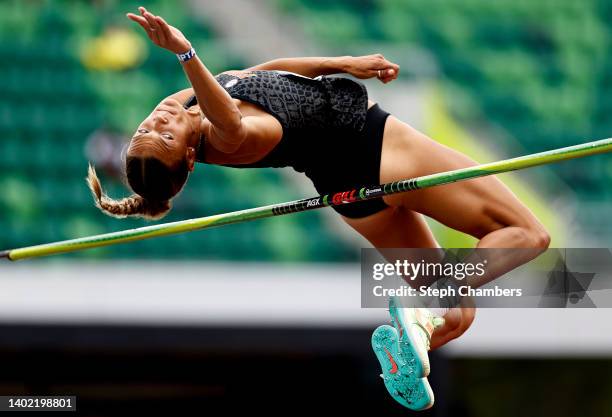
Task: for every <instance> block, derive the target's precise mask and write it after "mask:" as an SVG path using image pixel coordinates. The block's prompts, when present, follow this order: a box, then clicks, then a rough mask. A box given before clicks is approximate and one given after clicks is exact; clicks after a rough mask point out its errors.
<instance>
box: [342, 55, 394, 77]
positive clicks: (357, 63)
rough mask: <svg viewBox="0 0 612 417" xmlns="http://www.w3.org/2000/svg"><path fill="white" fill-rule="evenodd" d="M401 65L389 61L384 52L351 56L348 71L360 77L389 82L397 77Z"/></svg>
mask: <svg viewBox="0 0 612 417" xmlns="http://www.w3.org/2000/svg"><path fill="white" fill-rule="evenodd" d="M399 68H400V67H399V65H397V64H394V63H393V62H391V61H387V60H386V59H385V57H384V56H382V54H374V55H365V56H356V57H350V58H349V59H348V62H347V68H346V72H347V73H349V74H351V75H353V76H355V77H357V78H360V79H367V78H374V77H376V78H378V79H379V80H380V81H382V82H383V83H385V84H386V83H388V82H390V81H393V80H395V79H396V78H397V75H398V74H399Z"/></svg>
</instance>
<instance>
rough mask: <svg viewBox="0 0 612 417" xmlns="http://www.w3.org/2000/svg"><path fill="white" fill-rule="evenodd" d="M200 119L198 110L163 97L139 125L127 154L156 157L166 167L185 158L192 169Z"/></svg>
mask: <svg viewBox="0 0 612 417" xmlns="http://www.w3.org/2000/svg"><path fill="white" fill-rule="evenodd" d="M199 119H200V116H199V115H198V114H197V113H195V112H192V111H187V110H185V109H184V108H183V106H182V105H181V104H180V103H179V102H178V101H176V100H174V99H165V100H163V101H162V102H161V103H160V104H159V105H158V106H157V107H156V108H155V109H154V110H153V112H152V113H151V114H150V115H149V116H148V117H147V118H146V119H144V120H143V121H142V123H141V124H140V126H138V129H136V132H135V133H134V136H133V137H132V140H131V141H130V145H129V147H128V150H127V155H128V156H151V157H155V158H157V159H159V160H160V161H162V162H164V163H165V164H166V165H168V166H169V167H174V166H176V165H178V164H179V163H180V162H181V161H182V160H183V159H185V158H187V162H188V166H189V169H190V170H193V165H194V163H195V157H196V155H195V149H196V148H197V141H198V140H199V125H198V121H199Z"/></svg>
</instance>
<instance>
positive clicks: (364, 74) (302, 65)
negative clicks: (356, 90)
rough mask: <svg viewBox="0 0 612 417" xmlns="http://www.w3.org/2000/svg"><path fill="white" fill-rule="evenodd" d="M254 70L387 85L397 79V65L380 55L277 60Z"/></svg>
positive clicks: (253, 69) (256, 66) (253, 68)
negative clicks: (340, 76) (332, 76)
mask: <svg viewBox="0 0 612 417" xmlns="http://www.w3.org/2000/svg"><path fill="white" fill-rule="evenodd" d="M249 70H250V71H256V70H268V71H271V70H277V71H289V72H294V73H296V74H300V75H303V76H305V77H317V76H319V75H330V74H339V73H346V74H351V75H353V76H355V77H357V78H360V79H367V78H374V77H376V78H378V79H379V80H380V81H382V82H383V83H385V84H386V83H388V82H389V81H392V80H394V79H396V78H397V75H398V73H399V65H397V64H394V63H393V62H391V61H388V60H386V59H385V57H384V56H383V55H382V54H374V55H365V56H340V57H304V58H279V59H274V60H272V61H268V62H264V63H263V64H259V65H255V66H254V67H251V68H249Z"/></svg>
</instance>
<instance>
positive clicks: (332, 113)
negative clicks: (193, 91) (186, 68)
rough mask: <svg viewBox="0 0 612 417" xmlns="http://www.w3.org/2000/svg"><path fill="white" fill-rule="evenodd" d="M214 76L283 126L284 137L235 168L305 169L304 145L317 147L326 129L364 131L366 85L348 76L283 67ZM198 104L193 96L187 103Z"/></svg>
mask: <svg viewBox="0 0 612 417" xmlns="http://www.w3.org/2000/svg"><path fill="white" fill-rule="evenodd" d="M236 74H238V75H236ZM215 78H216V79H217V81H218V82H219V84H220V85H221V86H222V87H223V88H224V89H225V90H226V91H227V92H228V93H229V95H230V96H231V97H232V98H236V99H239V100H243V101H246V102H249V103H252V104H255V105H258V106H260V107H261V108H263V110H265V111H266V112H267V113H269V114H271V115H272V116H274V117H275V118H276V119H278V121H279V122H280V123H281V125H282V127H283V137H282V139H281V141H280V142H279V144H278V145H277V146H276V147H275V148H274V149H273V150H272V151H271V152H270V153H269V154H268V155H266V156H265V157H264V158H263V159H262V160H260V161H258V162H256V163H254V164H241V165H231V166H233V167H237V168H248V167H284V166H292V167H293V168H294V169H295V170H296V171H300V172H304V170H305V169H306V167H307V165H308V161H306V160H304V158H305V155H307V154H310V153H311V152H306V149H305V148H306V147H307V148H310V150H312V148H314V147H317V146H318V144H317V143H316V142H317V138H321V137H322V135H321V134H320V133H322V130H325V131H329V130H332V129H341V130H342V131H361V130H362V129H363V126H364V124H365V119H366V113H367V107H368V93H367V90H366V88H365V86H364V85H363V84H361V83H360V82H357V81H353V80H350V79H348V78H342V77H328V76H321V77H317V78H308V77H304V76H301V75H298V74H294V73H290V72H284V71H251V72H246V71H245V72H236V73H223V74H220V75H218V76H216V77H215ZM196 103H197V101H196V99H195V96H194V97H192V98H191V99H190V100H189V101H188V102H187V103H186V104H185V107H189V106H192V105H194V104H196ZM202 157H203V155H202ZM201 160H203V158H202V159H201Z"/></svg>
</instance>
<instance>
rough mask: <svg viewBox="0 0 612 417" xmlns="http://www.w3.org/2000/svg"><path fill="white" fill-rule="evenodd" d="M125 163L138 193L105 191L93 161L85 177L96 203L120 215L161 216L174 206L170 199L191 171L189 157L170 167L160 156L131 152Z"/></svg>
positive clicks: (133, 187)
mask: <svg viewBox="0 0 612 417" xmlns="http://www.w3.org/2000/svg"><path fill="white" fill-rule="evenodd" d="M125 166H126V176H127V180H128V183H129V185H130V187H131V188H132V190H133V191H134V193H135V194H132V195H131V196H129V197H125V198H122V199H121V200H114V199H112V198H110V197H109V196H108V195H106V193H105V192H104V190H103V189H102V184H101V183H100V180H99V179H98V176H97V174H96V170H95V169H94V167H93V166H92V165H91V164H89V169H88V171H87V178H86V181H87V185H88V186H89V189H90V190H91V193H92V195H93V198H94V202H95V204H96V206H97V207H98V208H99V209H100V210H102V212H103V213H105V214H107V215H109V216H112V217H116V218H120V219H121V218H125V217H128V216H134V217H143V218H145V219H149V220H157V219H161V218H162V217H164V216H165V215H166V214H168V212H169V211H170V209H171V208H172V202H171V199H172V198H173V197H174V196H175V195H176V194H178V193H179V191H181V189H182V188H183V186H184V185H185V182H186V181H187V177H188V174H189V169H188V168H187V161H186V160H183V161H182V162H181V163H180V164H179V165H178V166H177V167H175V168H170V167H168V166H167V165H166V164H164V163H163V162H162V161H160V160H159V159H157V158H153V157H146V158H144V157H135V156H131V157H130V156H129V157H127V158H126V164H125Z"/></svg>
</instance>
